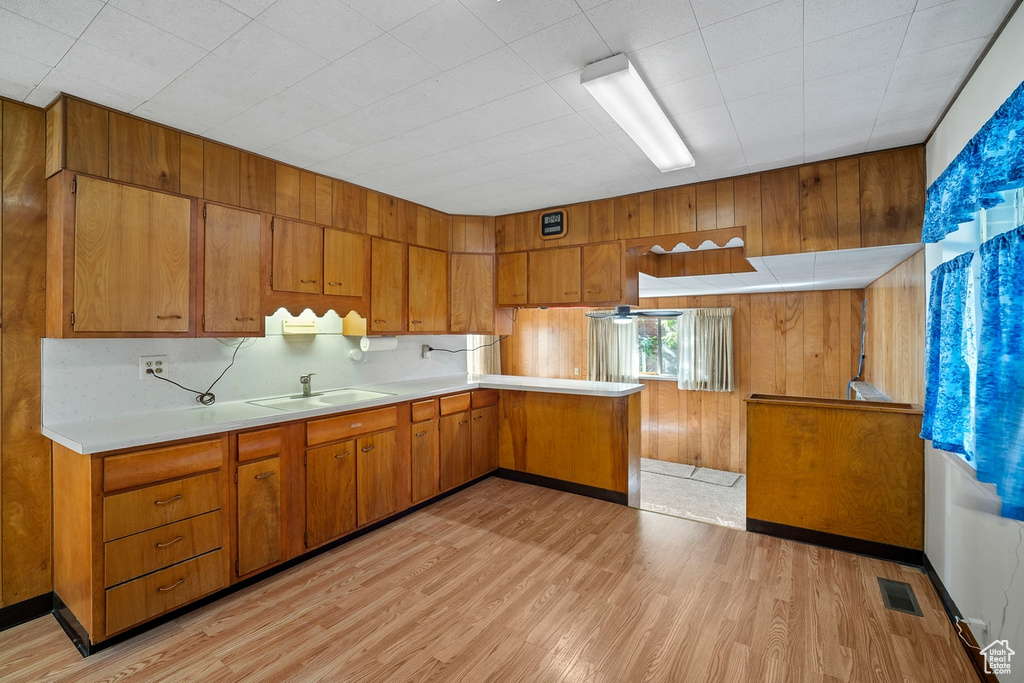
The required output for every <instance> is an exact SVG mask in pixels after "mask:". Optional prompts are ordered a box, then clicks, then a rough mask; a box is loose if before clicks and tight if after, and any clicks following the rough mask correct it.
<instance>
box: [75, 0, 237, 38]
mask: <svg viewBox="0 0 1024 683" xmlns="http://www.w3.org/2000/svg"><path fill="white" fill-rule="evenodd" d="M62 4H64V5H71V4H74V5H77V4H78V3H77V2H76V3H67V2H62ZM107 4H108V5H110V6H113V7H117V8H118V9H120V10H124V11H125V12H128V13H129V14H131V15H134V16H136V17H138V18H140V19H142V20H144V21H148V22H149V23H151V24H153V25H154V26H157V27H159V28H162V29H163V30H165V31H167V32H168V33H172V34H174V35H176V36H178V37H179V38H184V39H185V40H187V41H189V42H190V43H194V44H196V45H198V46H199V47H201V48H203V49H205V50H213V49H214V48H216V47H217V46H218V45H220V44H221V43H223V42H224V41H225V40H227V39H228V38H230V37H231V35H232V34H234V33H235V32H236V31H237V30H238V29H240V28H242V26H244V25H245V24H246V23H248V21H249V17H247V16H246V15H244V14H242V13H241V12H239V11H238V10H235V9H232V8H231V7H228V6H227V5H225V4H224V3H223V2H220V0H107ZM83 29H84V27H83Z"/></svg>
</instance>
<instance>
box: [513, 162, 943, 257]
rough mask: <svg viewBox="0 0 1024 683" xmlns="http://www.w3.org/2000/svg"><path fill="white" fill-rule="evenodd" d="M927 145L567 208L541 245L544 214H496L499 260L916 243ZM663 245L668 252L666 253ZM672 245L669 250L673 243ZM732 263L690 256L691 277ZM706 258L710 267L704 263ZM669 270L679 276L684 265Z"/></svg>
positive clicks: (762, 252)
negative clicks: (634, 241) (622, 248)
mask: <svg viewBox="0 0 1024 683" xmlns="http://www.w3.org/2000/svg"><path fill="white" fill-rule="evenodd" d="M924 192H925V185H924V147H923V146H914V147H903V148H900V149H894V150H887V151H884V152H874V153H871V154H864V155H861V156H857V157H847V158H843V159H837V160H832V161H821V162H817V163H813V164H805V165H803V166H794V167H791V168H783V169H779V170H777V171H768V172H765V173H760V174H754V175H747V176H740V177H737V178H727V179H725V180H718V181H713V182H706V183H698V184H696V185H683V186H679V187H670V188H667V189H664V190H657V191H654V192H644V193H641V194H634V195H626V196H622V197H615V198H612V199H603V200H599V201H593V202H586V203H582V204H573V205H572V206H569V207H567V210H568V228H567V235H566V237H564V238H562V239H557V240H543V239H541V238H540V229H539V225H540V215H541V213H543V212H542V211H527V212H523V213H516V214H509V215H505V216H498V218H497V221H496V223H495V229H496V232H497V237H496V239H497V250H498V252H499V253H502V252H510V251H526V250H530V249H546V248H551V247H559V246H566V245H568V244H588V243H592V242H607V241H611V240H622V239H631V238H636V237H649V236H653V235H668V234H673V233H678V232H692V231H696V230H715V229H718V228H730V227H734V226H746V228H747V231H746V245H745V249H746V256H771V255H775V254H794V253H800V252H814V251H828V250H834V249H854V248H857V247H872V246H879V245H883V244H907V243H912V242H917V241H919V240H920V238H921V221H922V217H923V215H924ZM666 246H668V245H666ZM673 246H674V245H673ZM727 257H728V255H727V254H723V253H715V252H704V253H696V254H686V255H685V258H686V259H688V260H689V261H690V263H689V264H687V269H688V270H690V271H692V272H698V271H699V272H703V271H704V269H705V267H706V268H707V269H708V270H709V271H710V272H728V271H727V270H723V269H722V267H721V266H720V265H719V264H718V263H717V261H716V260H718V259H727ZM706 260H711V261H712V262H711V263H709V264H706V263H705V261H706ZM674 269H675V270H677V271H680V272H682V270H683V266H682V265H681V264H677V265H676V266H674Z"/></svg>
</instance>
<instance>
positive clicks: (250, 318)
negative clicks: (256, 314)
mask: <svg viewBox="0 0 1024 683" xmlns="http://www.w3.org/2000/svg"><path fill="white" fill-rule="evenodd" d="M252 319H253V318H252V316H250V317H248V318H235V320H238V321H239V322H241V321H242V320H252Z"/></svg>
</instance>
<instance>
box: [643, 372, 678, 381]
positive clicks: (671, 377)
mask: <svg viewBox="0 0 1024 683" xmlns="http://www.w3.org/2000/svg"><path fill="white" fill-rule="evenodd" d="M639 379H640V381H643V380H646V379H656V380H659V381H662V382H678V381H679V378H678V377H676V376H674V375H645V374H643V373H641V374H640V375H639Z"/></svg>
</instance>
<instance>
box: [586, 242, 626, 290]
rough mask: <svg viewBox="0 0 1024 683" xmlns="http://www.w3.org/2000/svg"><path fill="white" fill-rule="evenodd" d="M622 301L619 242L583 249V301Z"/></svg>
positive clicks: (589, 246) (620, 247)
mask: <svg viewBox="0 0 1024 683" xmlns="http://www.w3.org/2000/svg"><path fill="white" fill-rule="evenodd" d="M621 299H622V246H621V245H620V244H619V243H618V242H612V243H609V244H593V245H588V246H585V247H583V301H584V302H586V303H599V302H618V301H620V300H621Z"/></svg>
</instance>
